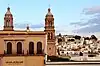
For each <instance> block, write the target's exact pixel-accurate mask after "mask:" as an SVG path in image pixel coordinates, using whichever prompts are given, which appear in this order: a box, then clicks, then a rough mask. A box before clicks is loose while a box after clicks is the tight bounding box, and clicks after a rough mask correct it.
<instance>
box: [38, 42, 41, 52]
mask: <svg viewBox="0 0 100 66" xmlns="http://www.w3.org/2000/svg"><path fill="white" fill-rule="evenodd" d="M37 54H42V43H41V42H37Z"/></svg>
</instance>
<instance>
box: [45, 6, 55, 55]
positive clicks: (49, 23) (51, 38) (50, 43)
mask: <svg viewBox="0 0 100 66" xmlns="http://www.w3.org/2000/svg"><path fill="white" fill-rule="evenodd" d="M44 31H45V32H46V33H47V55H49V56H55V55H56V47H55V44H56V43H55V28H54V17H53V15H52V13H51V9H50V8H48V13H47V14H46V16H45V30H44Z"/></svg>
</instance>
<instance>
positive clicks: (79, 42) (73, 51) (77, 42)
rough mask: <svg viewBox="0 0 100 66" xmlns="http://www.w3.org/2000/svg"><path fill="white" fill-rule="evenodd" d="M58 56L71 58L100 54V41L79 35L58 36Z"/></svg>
mask: <svg viewBox="0 0 100 66" xmlns="http://www.w3.org/2000/svg"><path fill="white" fill-rule="evenodd" d="M56 47H57V55H58V56H59V55H60V56H67V55H70V56H71V57H75V56H81V55H82V56H83V55H85V56H89V54H95V56H98V55H99V54H100V41H99V40H98V39H97V38H96V37H95V36H94V35H91V37H81V36H78V35H75V36H74V35H61V34H59V35H57V36H56ZM80 53H81V54H80Z"/></svg>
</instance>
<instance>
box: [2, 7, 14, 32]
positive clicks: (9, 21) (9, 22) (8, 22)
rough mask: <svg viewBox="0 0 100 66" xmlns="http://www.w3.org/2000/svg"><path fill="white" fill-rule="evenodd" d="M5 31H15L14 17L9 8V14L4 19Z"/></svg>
mask: <svg viewBox="0 0 100 66" xmlns="http://www.w3.org/2000/svg"><path fill="white" fill-rule="evenodd" d="M3 30H4V31H12V30H13V15H12V14H11V12H10V8H9V7H8V8H7V12H6V14H5V17H4V29H3Z"/></svg>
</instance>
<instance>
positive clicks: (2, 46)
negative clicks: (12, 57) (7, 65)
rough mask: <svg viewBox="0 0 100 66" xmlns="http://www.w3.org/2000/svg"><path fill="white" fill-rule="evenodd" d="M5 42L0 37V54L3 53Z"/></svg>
mask: <svg viewBox="0 0 100 66" xmlns="http://www.w3.org/2000/svg"><path fill="white" fill-rule="evenodd" d="M4 45H5V42H4V40H3V39H2V38H0V54H4V49H5V46H4Z"/></svg>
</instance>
